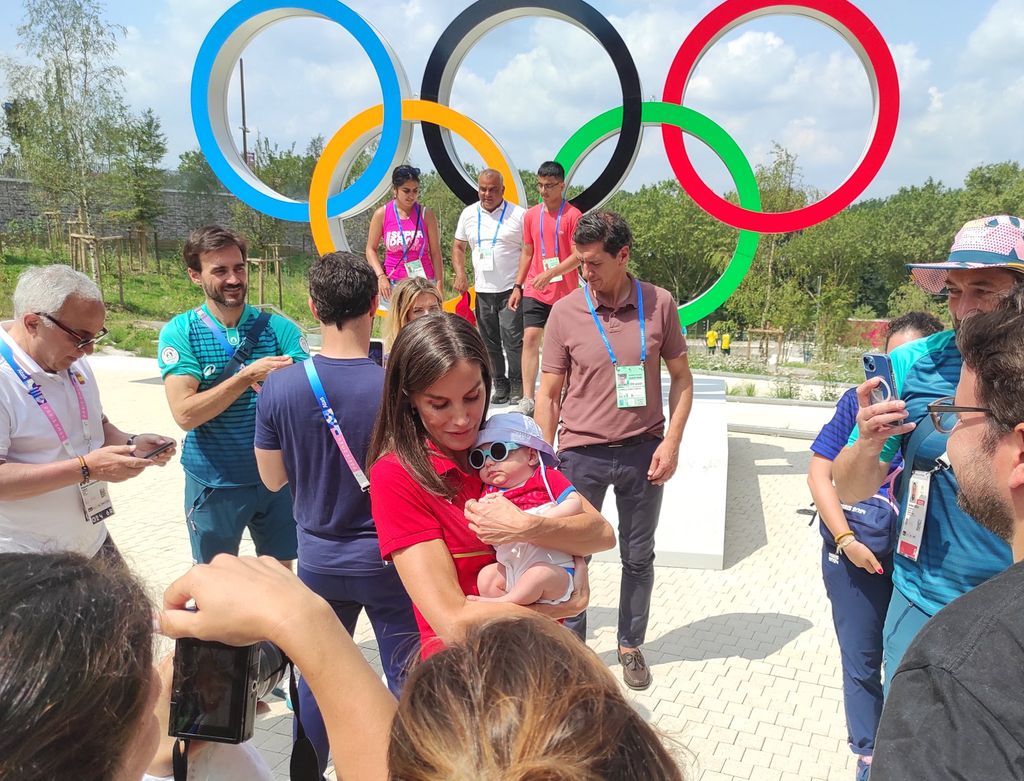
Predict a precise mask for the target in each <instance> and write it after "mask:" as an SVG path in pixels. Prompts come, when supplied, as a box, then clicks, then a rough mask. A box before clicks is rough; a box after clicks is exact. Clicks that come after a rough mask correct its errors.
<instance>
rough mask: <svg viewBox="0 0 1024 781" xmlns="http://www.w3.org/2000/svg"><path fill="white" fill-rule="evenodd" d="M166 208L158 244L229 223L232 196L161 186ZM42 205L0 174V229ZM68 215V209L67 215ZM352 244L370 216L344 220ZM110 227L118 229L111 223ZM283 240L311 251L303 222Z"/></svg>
mask: <svg viewBox="0 0 1024 781" xmlns="http://www.w3.org/2000/svg"><path fill="white" fill-rule="evenodd" d="M161 194H162V195H163V200H164V206H165V211H164V213H163V214H162V215H161V216H160V217H159V218H158V219H157V221H156V225H155V226H154V227H155V230H156V234H157V237H158V238H159V241H160V245H161V247H164V246H166V244H165V243H173V242H180V241H182V240H184V238H185V237H186V236H187V235H188V232H189V231H190V230H191V229H192V228H194V227H196V226H198V225H208V224H210V223H221V224H227V225H230V224H231V208H230V207H231V204H232V203H234V202H235V200H236V199H235V197H234V196H233V195H229V194H227V193H212V194H208V195H206V194H200V195H197V194H195V193H188V192H185V191H183V190H161ZM40 212H41V209H40V207H39V205H38V204H37V203H36V202H35V201H34V200H33V198H32V189H31V184H30V183H29V182H27V181H25V180H24V179H8V178H2V177H0V231H3V230H4V228H5V227H6V226H7V225H8V224H9V223H10V222H12V221H14V220H17V221H28V220H34V219H37V218H38V217H39V216H40ZM70 217H71V212H70V211H68V212H67V214H66V218H70ZM345 223H346V224H345V227H346V230H347V231H348V235H349V241H350V242H351V244H352V246H354V247H358V248H360V249H361V248H362V243H363V237H365V235H366V229H367V226H368V224H369V217H368V216H366V215H360V216H359V217H355V218H353V219H352V220H346V221H345ZM112 230H117V228H116V226H112ZM285 244H286V245H287V246H288V247H289V248H291V250H293V251H295V252H310V253H312V252H313V239H312V236H311V235H310V232H309V226H308V225H307V224H305V223H287V227H286V228H285Z"/></svg>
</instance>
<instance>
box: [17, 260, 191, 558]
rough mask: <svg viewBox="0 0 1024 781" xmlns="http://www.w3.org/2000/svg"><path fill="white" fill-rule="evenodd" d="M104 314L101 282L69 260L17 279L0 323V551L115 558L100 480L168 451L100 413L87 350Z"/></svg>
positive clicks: (133, 471) (170, 443)
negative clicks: (8, 315) (10, 312)
mask: <svg viewBox="0 0 1024 781" xmlns="http://www.w3.org/2000/svg"><path fill="white" fill-rule="evenodd" d="M105 317H106V308H105V307H104V306H103V298H102V295H101V294H100V290H99V288H98V287H96V285H95V284H94V283H93V281H92V280H90V279H89V278H88V277H87V276H85V275H84V274H81V273H79V272H77V271H74V270H73V269H71V268H69V267H68V266H60V265H55V266H38V267H35V268H30V269H28V270H27V271H25V272H23V273H22V274H21V276H20V277H19V278H18V284H17V286H16V287H15V289H14V320H9V321H7V322H4V323H0V551H5V552H9V551H19V552H24V551H55V550H69V551H75V552H77V553H82V554H84V555H86V556H93V555H95V554H96V553H97V552H99V551H100V550H101V548H103V549H105V550H106V551H107V552H108V553H109V554H110V555H112V556H115V557H116V549H115V548H114V547H113V543H111V542H109V541H108V538H107V528H106V525H105V524H104V522H103V519H104V518H107V517H109V516H110V515H112V514H113V506H112V504H111V501H110V495H109V493H108V492H107V483H108V482H120V481H122V480H127V479H128V478H130V477H134V476H136V475H138V474H141V472H142V470H143V469H145V468H146V467H148V466H150V465H152V464H161V465H163V464H165V463H167V461H168V460H169V459H170V457H171V456H172V455H174V440H172V439H170V438H168V437H161V436H158V435H156V434H137V435H135V436H132V435H130V434H127V433H125V432H124V431H121V430H120V429H119V428H117V426H115V425H114V424H113V423H111V422H110V421H109V420H107V417H106V415H104V414H103V408H102V405H101V404H100V394H99V389H98V388H97V387H96V378H95V377H94V376H93V373H92V369H90V368H89V364H88V363H87V362H86V360H85V356H86V355H87V354H90V353H92V351H93V345H94V344H95V343H96V342H97V341H98V340H100V339H102V338H103V337H104V336H106V334H107V329H106V328H104V327H103V320H104V318H105ZM165 445H166V446H167V447H166V449H165V450H163V451H162V452H160V453H159V454H155V455H153V456H152V457H151V458H144V457H143V456H145V455H146V454H148V453H152V452H153V451H154V450H157V449H158V448H161V447H163V446H165Z"/></svg>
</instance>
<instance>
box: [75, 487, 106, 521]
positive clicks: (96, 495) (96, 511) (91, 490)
mask: <svg viewBox="0 0 1024 781" xmlns="http://www.w3.org/2000/svg"><path fill="white" fill-rule="evenodd" d="M78 492H79V493H80V494H81V495H82V506H83V508H84V509H85V519H86V520H87V521H88V522H89V523H99V522H100V521H102V520H104V519H105V518H109V517H110V516H111V515H113V514H114V505H113V503H112V502H111V501H110V491H109V490H108V489H107V484H106V482H105V481H102V480H90V481H89V482H88V483H83V484H79V486H78Z"/></svg>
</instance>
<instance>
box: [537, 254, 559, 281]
mask: <svg viewBox="0 0 1024 781" xmlns="http://www.w3.org/2000/svg"><path fill="white" fill-rule="evenodd" d="M561 262H562V259H561V258H544V260H542V261H541V263H542V264H543V266H544V270H545V271H547V270H548V269H549V268H554V267H555V266H557V265H558V264H559V263H561ZM551 281H552V282H561V281H562V275H561V274H559V275H558V276H557V277H551Z"/></svg>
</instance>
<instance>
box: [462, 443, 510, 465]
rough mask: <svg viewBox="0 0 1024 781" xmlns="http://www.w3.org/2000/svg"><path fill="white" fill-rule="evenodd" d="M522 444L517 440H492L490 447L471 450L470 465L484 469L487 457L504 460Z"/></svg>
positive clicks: (496, 460) (493, 459)
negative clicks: (518, 443) (516, 441)
mask: <svg viewBox="0 0 1024 781" xmlns="http://www.w3.org/2000/svg"><path fill="white" fill-rule="evenodd" d="M519 448H520V445H517V444H516V443H515V442H492V443H491V446H490V447H488V448H483V447H475V448H473V449H472V450H470V451H469V465H470V466H471V467H473V468H474V469H483V468H484V464H485V463H487V459H488V458H490V459H491V460H492V461H495V462H498V461H504V460H505V459H506V458H508V454H509V453H511V452H512V451H513V450H518V449H519Z"/></svg>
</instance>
